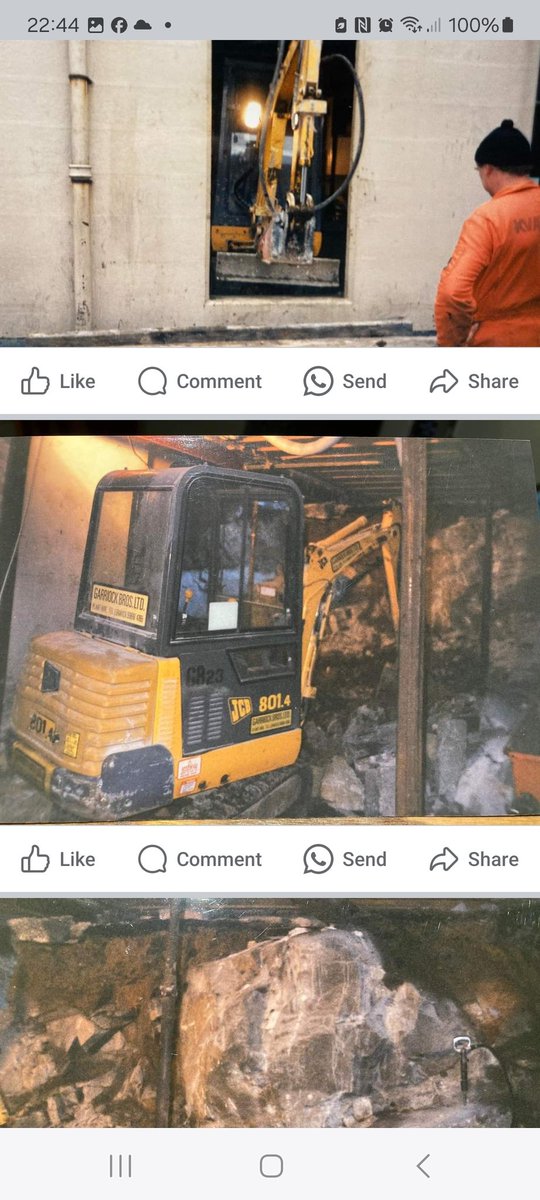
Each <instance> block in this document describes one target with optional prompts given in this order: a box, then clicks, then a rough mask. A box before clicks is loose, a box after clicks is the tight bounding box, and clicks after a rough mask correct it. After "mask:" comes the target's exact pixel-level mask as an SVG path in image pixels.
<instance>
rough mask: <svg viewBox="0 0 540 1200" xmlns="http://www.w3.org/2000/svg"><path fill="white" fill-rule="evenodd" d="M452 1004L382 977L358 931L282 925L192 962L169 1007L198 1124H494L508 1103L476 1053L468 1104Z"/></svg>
mask: <svg viewBox="0 0 540 1200" xmlns="http://www.w3.org/2000/svg"><path fill="white" fill-rule="evenodd" d="M470 1028H471V1022H470V1018H467V1017H466V1015H465V1013H464V1012H463V1011H460V1009H459V1008H458V1006H457V1005H456V1004H455V1003H454V1002H453V1001H452V1000H445V999H436V998H435V997H434V996H432V995H429V994H427V993H425V992H423V991H421V990H419V989H418V988H417V987H416V986H415V985H414V984H413V983H411V982H403V983H401V984H400V985H399V986H397V987H395V988H391V987H388V986H387V984H386V983H385V971H384V968H383V965H382V961H381V957H380V955H379V953H378V951H377V949H376V947H375V945H374V942H373V941H372V940H371V938H370V937H369V936H368V935H367V934H365V933H364V932H362V931H361V930H355V931H351V930H343V929H342V930H339V929H335V928H327V929H323V930H320V931H316V932H312V931H309V930H306V929H298V930H294V931H293V932H292V933H290V934H289V935H288V936H286V937H281V938H275V939H272V940H269V941H266V942H262V943H261V942H253V943H251V945H249V946H248V947H247V949H245V950H244V951H242V952H240V953H237V954H233V955H229V956H228V957H227V958H222V959H220V960H218V961H215V962H210V963H207V964H205V965H202V966H198V967H196V968H195V969H192V970H191V971H190V973H189V976H188V987H187V990H186V994H185V997H184V1002H183V1005H182V1013H181V1039H182V1072H183V1086H184V1091H185V1096H186V1106H187V1112H188V1116H189V1119H190V1120H191V1121H192V1122H193V1123H194V1124H196V1125H197V1126H211V1125H219V1126H246V1125H247V1126H252V1127H253V1126H255V1127H270V1128H275V1127H281V1126H286V1127H316V1128H318V1127H339V1126H346V1127H350V1128H354V1127H358V1126H386V1127H387V1126H411V1125H413V1126H414V1125H419V1126H422V1127H424V1128H427V1127H431V1128H433V1127H437V1126H447V1127H448V1126H452V1127H457V1126H468V1127H478V1126H486V1125H490V1126H506V1125H510V1124H511V1099H510V1095H509V1091H508V1087H507V1084H506V1081H505V1077H504V1073H503V1071H502V1069H501V1066H500V1064H499V1062H498V1060H497V1058H496V1057H495V1055H494V1054H493V1053H492V1052H491V1051H490V1050H489V1049H481V1050H480V1049H479V1050H478V1051H475V1053H474V1054H472V1055H471V1058H470V1065H469V1079H470V1087H469V1094H468V1098H467V1103H466V1104H464V1102H463V1097H462V1095H461V1091H460V1068H459V1059H458V1056H457V1054H456V1052H455V1051H454V1049H453V1038H454V1037H456V1036H459V1035H460V1034H462V1033H463V1031H467V1030H468V1029H470Z"/></svg>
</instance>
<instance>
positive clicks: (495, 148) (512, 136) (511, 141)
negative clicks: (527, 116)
mask: <svg viewBox="0 0 540 1200" xmlns="http://www.w3.org/2000/svg"><path fill="white" fill-rule="evenodd" d="M474 158H475V162H476V163H477V165H478V166H479V167H484V166H485V165H486V164H487V163H489V164H490V166H492V167H498V168H499V170H500V171H512V170H514V169H516V168H520V169H521V170H522V171H523V170H527V169H528V168H529V167H531V166H532V152H531V147H530V145H529V142H528V141H527V138H526V137H525V135H524V134H523V133H520V131H519V129H514V122H513V121H510V120H506V121H503V122H502V124H501V125H499V126H498V127H497V129H492V131H491V133H488V135H487V137H485V138H484V140H483V142H480V145H479V147H478V150H477V151H476V154H475V156H474Z"/></svg>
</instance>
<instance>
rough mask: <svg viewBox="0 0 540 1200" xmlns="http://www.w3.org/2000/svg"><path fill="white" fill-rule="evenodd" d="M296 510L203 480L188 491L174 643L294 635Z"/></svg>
mask: <svg viewBox="0 0 540 1200" xmlns="http://www.w3.org/2000/svg"><path fill="white" fill-rule="evenodd" d="M290 520H291V513H290V504H289V502H288V500H286V499H281V498H278V497H271V496H269V497H266V496H264V497H263V496H256V495H253V493H252V492H251V490H248V489H246V488H233V487H218V488H216V486H215V483H213V481H211V480H200V481H197V483H196V484H193V485H192V487H191V488H190V491H189V496H188V507H187V520H186V531H185V536H184V546H183V552H182V562H181V574H180V588H179V595H178V608H177V619H176V628H175V638H179V637H182V636H186V635H188V634H197V633H199V634H200V633H219V632H221V633H223V632H227V631H229V632H233V631H234V632H244V631H248V630H256V629H276V628H277V629H279V628H283V629H286V628H290V627H291V623H292V617H291V605H290V603H289V598H288V595H287V591H288V585H287V571H286V562H287V552H288V543H289V536H290Z"/></svg>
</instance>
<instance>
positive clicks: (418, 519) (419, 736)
mask: <svg viewBox="0 0 540 1200" xmlns="http://www.w3.org/2000/svg"><path fill="white" fill-rule="evenodd" d="M402 467H403V540H402V558H401V616H400V623H399V688H398V730H397V767H396V816H398V817H412V816H421V814H422V813H423V810H424V757H425V714H424V648H425V646H424V644H425V607H426V604H425V592H426V579H425V576H426V515H427V454H426V441H425V439H424V438H404V439H403V462H402Z"/></svg>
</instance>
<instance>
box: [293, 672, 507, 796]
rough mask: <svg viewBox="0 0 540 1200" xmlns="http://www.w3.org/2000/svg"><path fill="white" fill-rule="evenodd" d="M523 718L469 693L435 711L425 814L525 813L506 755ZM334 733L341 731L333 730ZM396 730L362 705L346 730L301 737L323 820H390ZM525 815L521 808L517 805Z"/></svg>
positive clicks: (315, 729) (499, 702) (311, 727)
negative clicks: (325, 816) (312, 762)
mask: <svg viewBox="0 0 540 1200" xmlns="http://www.w3.org/2000/svg"><path fill="white" fill-rule="evenodd" d="M527 711H528V701H527V700H525V699H523V696H517V697H514V698H513V699H512V700H510V699H506V698H505V697H503V696H498V695H496V694H494V693H490V694H489V695H487V696H486V697H484V699H479V698H478V697H477V696H475V695H472V694H471V693H468V692H463V693H457V694H456V695H454V696H453V697H452V698H451V699H447V700H442V701H440V702H439V703H437V704H435V705H433V707H432V708H431V710H430V712H429V714H428V722H427V739H426V751H427V756H426V757H427V761H426V797H425V804H426V812H427V813H430V814H433V815H437V816H439V815H440V816H443V815H446V816H504V815H507V814H508V813H510V812H514V811H525V808H522V807H520V801H519V800H518V799H517V798H516V797H515V794H514V788H513V783H512V767H511V763H510V759H509V757H508V754H507V753H506V748H507V746H508V742H509V738H510V735H511V733H512V731H513V730H514V729H515V728H516V727H518V726H519V725H520V723H521V722H522V720H523V717H524V715H525V714H526V713H527ZM338 726H339V728H338ZM396 738H397V724H396V722H395V720H388V719H387V717H386V713H385V710H384V709H382V708H380V707H378V708H370V707H369V705H366V704H364V705H361V706H360V707H359V708H357V709H356V711H355V712H354V713H353V716H352V718H351V719H350V720H349V722H348V723H347V724H345V722H342V723H339V722H337V721H336V719H335V718H334V722H333V726H332V728H331V729H329V730H328V736H327V737H325V731H324V730H323V729H322V728H321V727H320V726H318V725H316V724H315V722H314V721H311V722H308V724H307V726H306V731H305V742H306V753H307V755H308V756H309V757H311V756H313V758H314V759H315V760H316V765H315V767H314V769H313V778H314V789H317V794H318V797H319V799H320V801H322V802H323V803H324V805H325V806H326V807H327V809H328V813H329V815H330V814H331V815H333V816H335V815H339V816H366V817H367V816H377V817H391V816H393V815H394V813H395V783H396ZM522 803H523V804H524V805H525V807H526V801H523V802H522Z"/></svg>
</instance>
